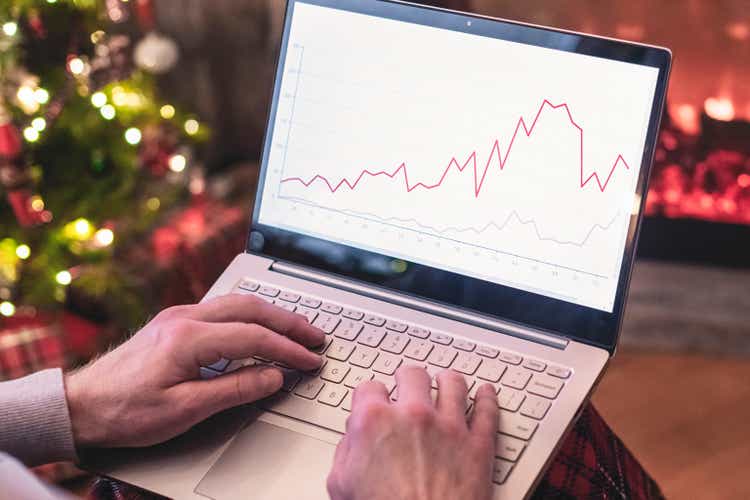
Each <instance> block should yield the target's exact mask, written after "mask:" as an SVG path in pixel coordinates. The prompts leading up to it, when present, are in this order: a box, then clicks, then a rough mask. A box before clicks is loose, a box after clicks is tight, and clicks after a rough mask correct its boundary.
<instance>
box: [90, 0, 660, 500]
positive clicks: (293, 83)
mask: <svg viewBox="0 0 750 500" xmlns="http://www.w3.org/2000/svg"><path fill="white" fill-rule="evenodd" d="M670 61H671V55H670V53H669V51H668V50H666V49H661V48H656V47H650V46H644V45H638V44H632V43H627V42H622V41H616V40H609V39H603V38H598V37H593V36H589V35H583V34H577V33H571V32H564V31H560V30H553V29H549V28H543V27H537V26H530V25H524V24H519V23H514V22H509V21H503V20H496V19H490V18H485V17H479V16H473V15H467V14H463V13H457V12H450V11H445V10H440V9H434V8H427V7H421V6H416V5H412V4H407V3H403V2H395V1H382V0H289V2H288V6H287V13H286V19H285V24H284V34H283V39H282V44H281V50H280V57H279V64H278V71H277V75H276V81H275V85H274V91H273V101H272V105H271V111H270V114H269V120H268V130H267V135H266V140H265V148H264V153H263V158H262V163H261V173H260V183H259V187H258V192H257V196H256V204H255V209H254V213H253V220H252V227H251V229H250V233H249V237H248V243H247V251H246V252H245V253H242V254H240V255H238V256H237V257H236V258H235V259H234V261H233V262H232V263H231V264H230V265H229V267H227V269H226V271H225V272H224V273H223V274H222V276H221V277H220V278H219V279H218V281H217V282H216V283H215V284H214V285H213V287H212V288H211V290H210V291H209V292H208V294H207V295H206V297H205V299H208V298H211V297H215V296H218V295H223V294H227V293H245V294H252V295H256V296H258V297H261V298H264V299H265V300H268V301H271V302H274V303H275V304H277V305H279V306H280V307H283V308H285V309H288V310H291V311H294V312H297V313H299V314H303V315H305V316H306V317H307V318H308V320H310V321H311V322H313V324H315V325H316V326H319V327H320V328H322V329H323V330H324V331H326V333H328V335H327V337H328V341H327V343H326V346H325V349H326V350H325V352H324V353H323V355H324V357H325V359H326V360H327V362H326V364H325V365H324V366H323V368H322V369H321V371H320V372H319V373H318V374H313V375H307V376H302V375H300V374H295V373H293V372H289V373H287V374H286V379H285V387H284V390H283V391H281V392H280V393H279V394H278V395H277V396H275V397H273V398H271V399H269V400H268V401H264V402H261V403H258V404H256V405H252V406H249V407H242V408H237V409H234V410H232V411H229V412H226V413H224V414H221V415H217V416H215V417H213V418H212V419H210V420H208V421H206V422H204V423H203V424H201V425H199V426H197V427H196V428H194V429H193V430H191V431H190V432H188V433H187V434H185V435H183V436H181V437H179V438H177V439H175V440H173V441H170V442H168V443H165V444H163V445H160V446H156V447H153V448H148V449H132V450H102V451H101V452H99V453H96V454H92V455H91V456H89V457H87V459H86V463H85V466H86V467H88V468H89V469H91V470H93V471H95V472H97V473H100V474H103V475H106V476H109V477H113V478H116V479H118V480H121V481H124V482H127V483H131V484H134V485H137V486H140V487H143V488H146V489H148V490H152V491H154V492H157V493H160V494H162V495H166V496H168V497H174V498H196V499H199V498H214V499H222V500H223V499H239V498H243V499H245V498H256V499H279V498H295V499H307V498H309V499H323V498H327V493H326V489H325V481H326V476H327V474H328V471H329V468H330V465H331V463H332V458H333V453H334V449H335V445H336V444H337V442H338V441H339V439H340V438H341V436H342V432H343V430H344V424H345V422H346V418H347V416H348V414H349V411H350V408H351V406H350V405H351V393H352V391H353V388H354V387H355V386H356V384H357V383H358V382H360V381H362V380H369V379H370V378H375V379H378V380H381V381H383V382H384V383H385V384H386V386H387V387H388V388H389V389H393V375H392V374H393V371H394V370H395V369H396V367H397V366H399V365H400V364H403V363H416V364H421V365H423V366H424V367H425V368H426V369H427V370H428V371H429V372H430V373H431V374H434V373H436V372H437V371H439V370H441V369H445V368H451V369H454V370H457V371H459V372H461V373H463V374H464V375H465V378H466V380H467V383H468V384H469V386H470V387H471V388H472V389H474V390H475V389H476V388H477V387H478V386H479V385H480V384H481V383H483V382H490V383H493V384H494V385H495V386H496V388H497V390H498V405H499V407H500V422H499V426H500V433H498V435H497V441H496V442H497V453H496V454H497V457H496V468H495V476H494V479H495V495H496V498H498V499H500V498H502V499H508V498H524V497H526V496H528V495H530V494H531V493H532V492H533V488H534V486H535V484H536V483H537V482H538V481H539V480H540V479H541V477H542V475H543V472H544V471H545V470H546V467H547V465H548V464H549V463H550V461H551V460H552V459H553V458H554V456H555V452H556V449H557V448H558V446H559V445H561V443H562V441H563V438H564V437H565V435H566V432H567V431H568V430H569V429H570V428H571V426H572V425H573V424H574V423H575V421H576V418H577V416H578V415H579V413H580V411H581V410H582V408H583V407H584V405H585V404H586V402H587V400H588V397H589V395H590V394H591V392H592V391H593V389H594V387H595V386H596V383H597V381H598V380H599V378H600V377H601V376H602V374H603V371H604V368H605V366H606V364H607V362H608V360H609V359H610V357H611V356H612V355H613V354H614V351H615V347H616V343H617V337H618V334H619V330H620V323H621V320H622V316H623V309H624V304H625V300H626V295H627V288H628V282H629V277H630V271H631V267H632V263H633V259H634V253H635V247H636V242H637V234H638V228H639V224H640V219H641V217H640V216H641V209H642V206H643V201H644V199H645V196H644V194H645V193H646V191H647V183H648V173H649V169H650V166H651V161H652V158H653V153H654V149H655V142H656V136H657V132H658V125H659V121H660V118H661V114H662V109H663V106H664V95H665V89H666V83H667V79H668V74H669V67H670ZM584 139H585V140H584ZM205 299H204V300H205ZM262 362H263V361H262V360H256V359H251V360H224V361H222V362H220V363H217V364H216V365H214V366H211V367H206V368H205V369H204V370H203V375H204V377H215V376H221V374H222V373H225V372H227V371H231V370H233V369H236V368H238V367H241V366H246V365H248V364H255V363H262ZM393 394H394V397H395V394H396V393H395V392H394V393H393ZM471 395H473V393H472V392H470V396H471Z"/></svg>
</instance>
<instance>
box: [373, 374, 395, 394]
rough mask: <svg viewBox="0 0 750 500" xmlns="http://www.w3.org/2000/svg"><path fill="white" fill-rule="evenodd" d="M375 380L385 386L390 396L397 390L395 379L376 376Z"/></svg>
mask: <svg viewBox="0 0 750 500" xmlns="http://www.w3.org/2000/svg"><path fill="white" fill-rule="evenodd" d="M373 380H377V381H378V382H380V383H381V384H383V385H384V386H385V390H386V391H388V394H390V393H392V392H393V389H395V388H396V381H395V380H394V379H393V377H386V376H385V375H375V378H373Z"/></svg>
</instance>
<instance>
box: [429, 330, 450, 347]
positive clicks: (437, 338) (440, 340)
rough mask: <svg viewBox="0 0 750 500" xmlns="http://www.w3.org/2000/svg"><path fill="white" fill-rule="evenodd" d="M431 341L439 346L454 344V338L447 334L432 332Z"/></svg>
mask: <svg viewBox="0 0 750 500" xmlns="http://www.w3.org/2000/svg"><path fill="white" fill-rule="evenodd" d="M430 340H432V341H433V342H435V343H437V344H443V345H450V343H451V342H453V337H451V336H450V335H446V334H445V333H440V332H432V333H431V334H430Z"/></svg>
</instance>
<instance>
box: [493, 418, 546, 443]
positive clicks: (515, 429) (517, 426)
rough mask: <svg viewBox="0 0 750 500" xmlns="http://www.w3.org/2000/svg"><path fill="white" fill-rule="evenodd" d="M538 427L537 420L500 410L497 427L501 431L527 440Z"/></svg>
mask: <svg viewBox="0 0 750 500" xmlns="http://www.w3.org/2000/svg"><path fill="white" fill-rule="evenodd" d="M537 427H539V422H537V421H536V420H531V419H530V418H526V417H523V416H521V415H519V414H517V413H510V412H507V411H503V410H500V416H499V417H498V429H499V430H500V432H501V433H503V434H507V435H509V436H513V437H517V438H519V439H523V440H524V441H528V440H529V439H531V436H532V435H533V434H534V432H535V431H536V428H537Z"/></svg>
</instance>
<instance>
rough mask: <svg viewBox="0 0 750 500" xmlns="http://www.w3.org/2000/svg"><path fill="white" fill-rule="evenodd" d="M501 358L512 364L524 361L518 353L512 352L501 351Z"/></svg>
mask: <svg viewBox="0 0 750 500" xmlns="http://www.w3.org/2000/svg"><path fill="white" fill-rule="evenodd" d="M500 360H501V361H505V362H506V363H508V364H511V365H520V364H521V361H523V358H522V357H521V356H519V355H518V354H515V353H512V352H501V353H500Z"/></svg>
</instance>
